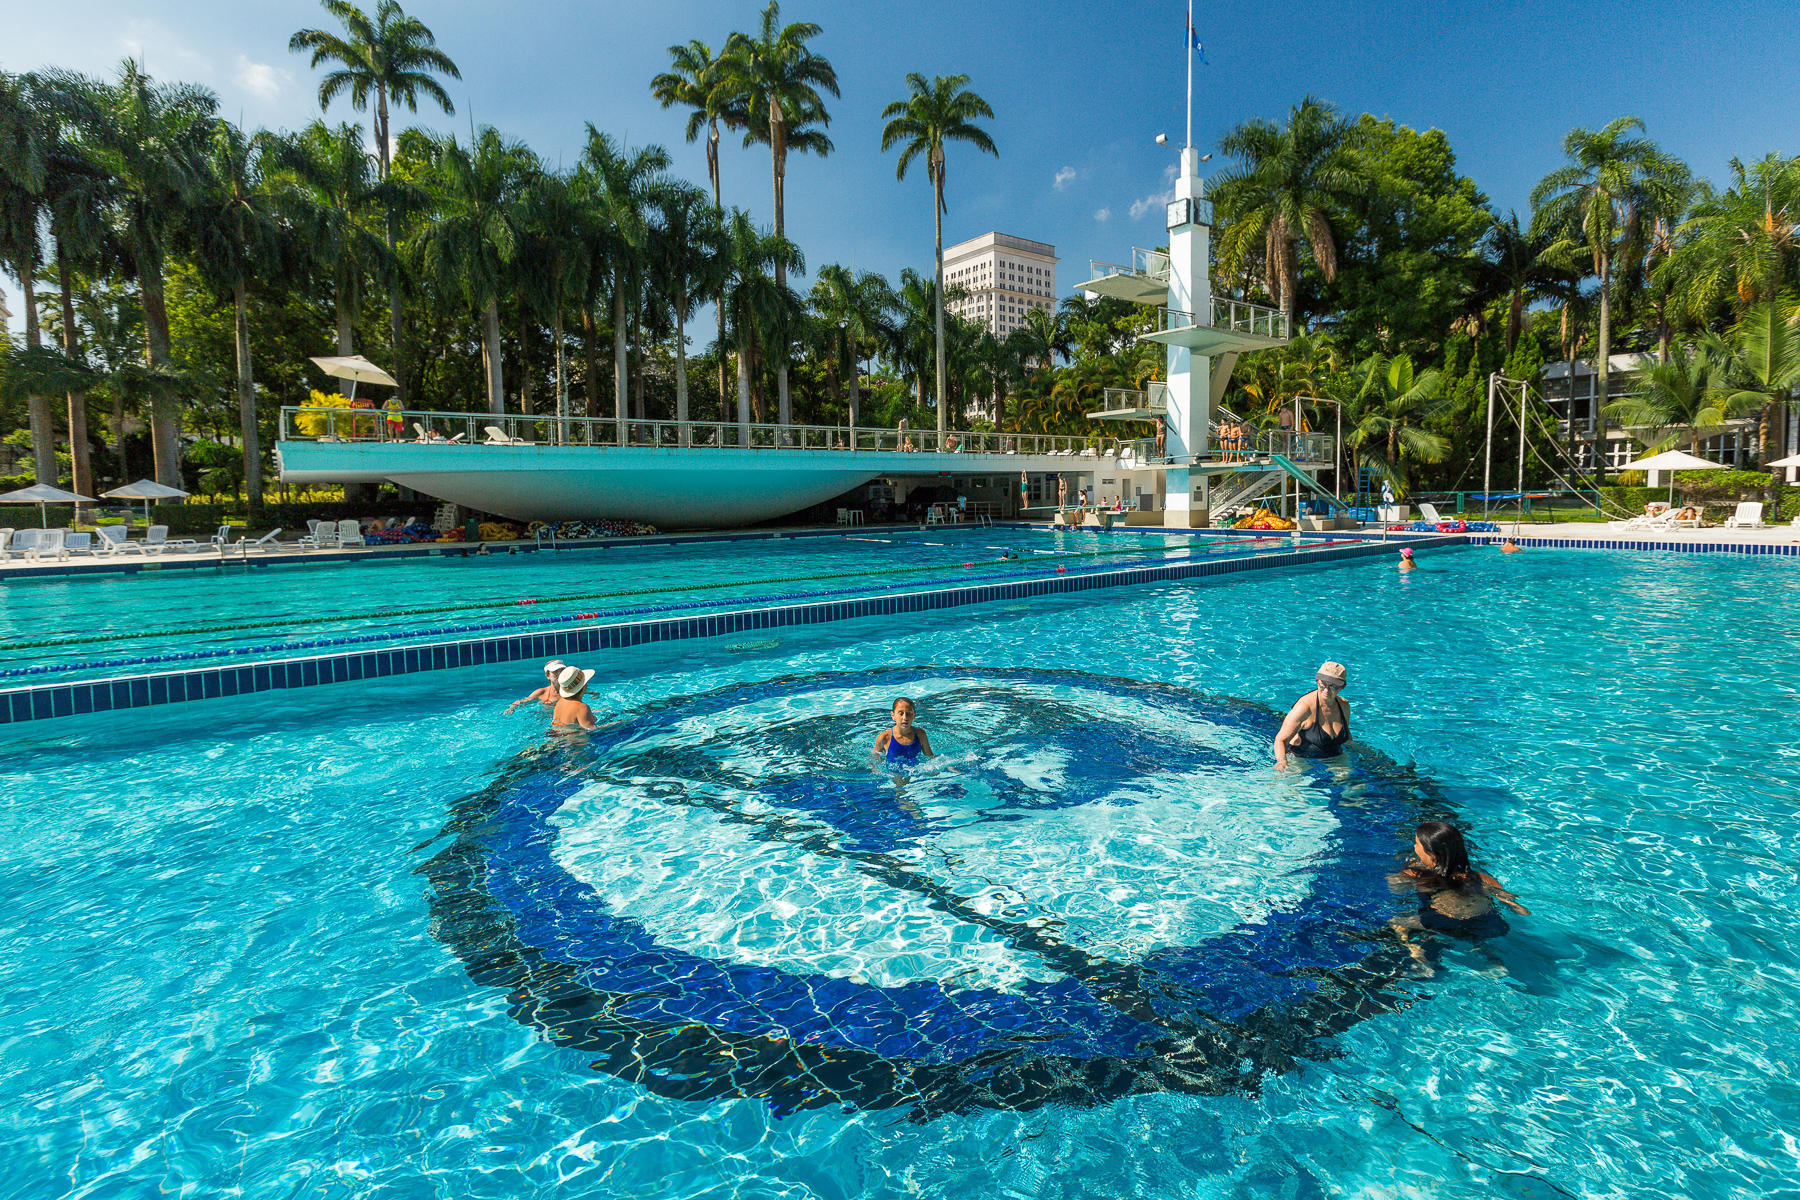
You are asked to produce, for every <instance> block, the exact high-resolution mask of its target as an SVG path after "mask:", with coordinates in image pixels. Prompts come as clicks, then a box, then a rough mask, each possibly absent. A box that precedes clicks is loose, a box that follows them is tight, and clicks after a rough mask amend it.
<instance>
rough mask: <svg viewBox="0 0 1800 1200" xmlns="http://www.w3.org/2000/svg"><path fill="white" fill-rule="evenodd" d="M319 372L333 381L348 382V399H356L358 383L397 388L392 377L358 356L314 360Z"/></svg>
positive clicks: (397, 385)
mask: <svg viewBox="0 0 1800 1200" xmlns="http://www.w3.org/2000/svg"><path fill="white" fill-rule="evenodd" d="M313 362H315V363H317V364H318V366H319V370H321V371H323V372H325V373H326V374H327V375H330V376H331V377H332V378H334V379H348V380H349V381H350V398H351V399H352V400H354V399H356V385H357V384H359V383H379V384H381V385H382V386H383V387H399V386H400V385H399V384H398V383H396V382H395V381H394V377H393V376H392V375H389V374H388V373H387V372H386V371H384V370H382V369H381V368H380V367H378V366H376V365H375V364H374V363H372V362H370V361H369V360H368V359H366V358H364V357H363V356H362V355H360V354H352V355H349V356H348V357H346V358H315V359H313Z"/></svg>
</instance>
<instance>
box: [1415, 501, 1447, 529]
mask: <svg viewBox="0 0 1800 1200" xmlns="http://www.w3.org/2000/svg"><path fill="white" fill-rule="evenodd" d="M1419 515H1420V516H1421V517H1423V518H1425V520H1427V521H1429V522H1431V523H1432V524H1433V525H1436V524H1437V523H1438V522H1439V521H1441V520H1443V519H1444V518H1442V517H1440V516H1438V510H1437V505H1435V504H1426V503H1425V502H1424V501H1422V500H1421V501H1420V502H1419Z"/></svg>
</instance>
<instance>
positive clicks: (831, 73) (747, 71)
mask: <svg viewBox="0 0 1800 1200" xmlns="http://www.w3.org/2000/svg"><path fill="white" fill-rule="evenodd" d="M822 32H824V31H823V30H821V29H820V28H819V26H817V25H814V24H812V23H811V22H807V21H796V22H794V23H793V24H791V25H786V26H783V25H782V24H781V5H780V4H778V3H776V2H775V0H770V3H769V7H767V8H765V9H764V10H763V14H762V31H761V33H760V34H759V35H758V36H757V37H754V38H753V37H751V36H749V35H748V34H743V33H734V34H732V35H731V36H730V37H729V38H728V39H726V43H725V52H724V54H723V55H722V57H723V58H724V60H725V62H724V63H722V64H721V70H720V73H719V74H720V78H719V81H718V83H717V84H716V85H715V91H717V92H718V93H719V98H718V100H717V103H719V104H720V105H724V106H727V107H735V106H738V105H740V104H741V106H742V112H743V114H744V121H745V129H744V145H745V146H746V147H749V146H751V145H754V144H757V143H761V144H763V145H766V146H768V148H769V166H770V170H771V172H772V174H773V176H774V184H775V236H776V237H778V238H785V237H786V236H787V156H788V154H789V153H790V152H791V151H796V150H797V151H803V152H810V153H812V154H816V155H818V156H819V157H820V158H824V157H825V156H826V155H828V154H830V153H831V151H832V149H833V147H832V144H831V139H830V138H828V137H826V136H825V133H824V129H823V127H824V126H827V125H830V124H831V114H830V113H828V112H826V110H825V101H824V100H823V99H822V98H821V97H820V96H819V90H820V89H823V90H825V91H827V92H830V93H831V94H832V95H833V96H834V97H835V96H837V95H839V94H840V93H839V92H838V81H837V72H836V71H835V70H833V69H832V66H831V63H830V62H829V61H828V60H827V59H826V58H825V57H824V56H822V55H820V54H816V53H814V52H813V50H812V49H811V48H809V47H808V46H807V44H806V43H807V42H809V41H811V40H812V39H813V38H815V37H818V36H819V34H820V33H822ZM775 284H776V286H777V287H780V288H785V287H787V268H786V266H785V265H783V263H782V262H781V261H780V260H779V259H778V260H777V261H776V263H775ZM775 366H776V386H777V389H778V391H779V393H780V401H781V411H780V420H781V423H782V424H783V425H787V424H791V423H792V420H793V413H792V411H791V408H790V405H789V400H788V372H787V348H786V346H785V345H784V346H782V347H781V348H780V352H779V353H778V355H777V358H776V364H775Z"/></svg>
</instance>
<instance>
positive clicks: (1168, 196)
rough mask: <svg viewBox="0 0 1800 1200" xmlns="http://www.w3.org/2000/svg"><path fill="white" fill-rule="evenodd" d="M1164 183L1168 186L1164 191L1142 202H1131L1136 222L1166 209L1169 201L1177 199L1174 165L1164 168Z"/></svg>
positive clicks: (1146, 197) (1132, 217)
mask: <svg viewBox="0 0 1800 1200" xmlns="http://www.w3.org/2000/svg"><path fill="white" fill-rule="evenodd" d="M1163 182H1164V183H1165V184H1167V185H1168V186H1166V187H1164V188H1163V190H1162V191H1160V192H1157V193H1155V194H1154V195H1150V196H1145V197H1144V198H1143V199H1142V200H1133V201H1132V202H1131V219H1132V220H1134V221H1135V220H1137V219H1138V218H1139V217H1141V216H1143V215H1144V214H1145V213H1148V212H1154V211H1157V210H1160V209H1162V208H1164V207H1166V206H1167V205H1168V203H1169V201H1171V200H1173V199H1174V198H1175V167H1174V166H1173V165H1170V166H1167V167H1164V168H1163Z"/></svg>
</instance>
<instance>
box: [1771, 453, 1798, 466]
mask: <svg viewBox="0 0 1800 1200" xmlns="http://www.w3.org/2000/svg"><path fill="white" fill-rule="evenodd" d="M1768 465H1769V466H1771V467H1800V454H1790V455H1788V456H1787V457H1786V458H1778V459H1776V460H1775V461H1774V462H1772V463H1769V464H1768Z"/></svg>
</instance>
